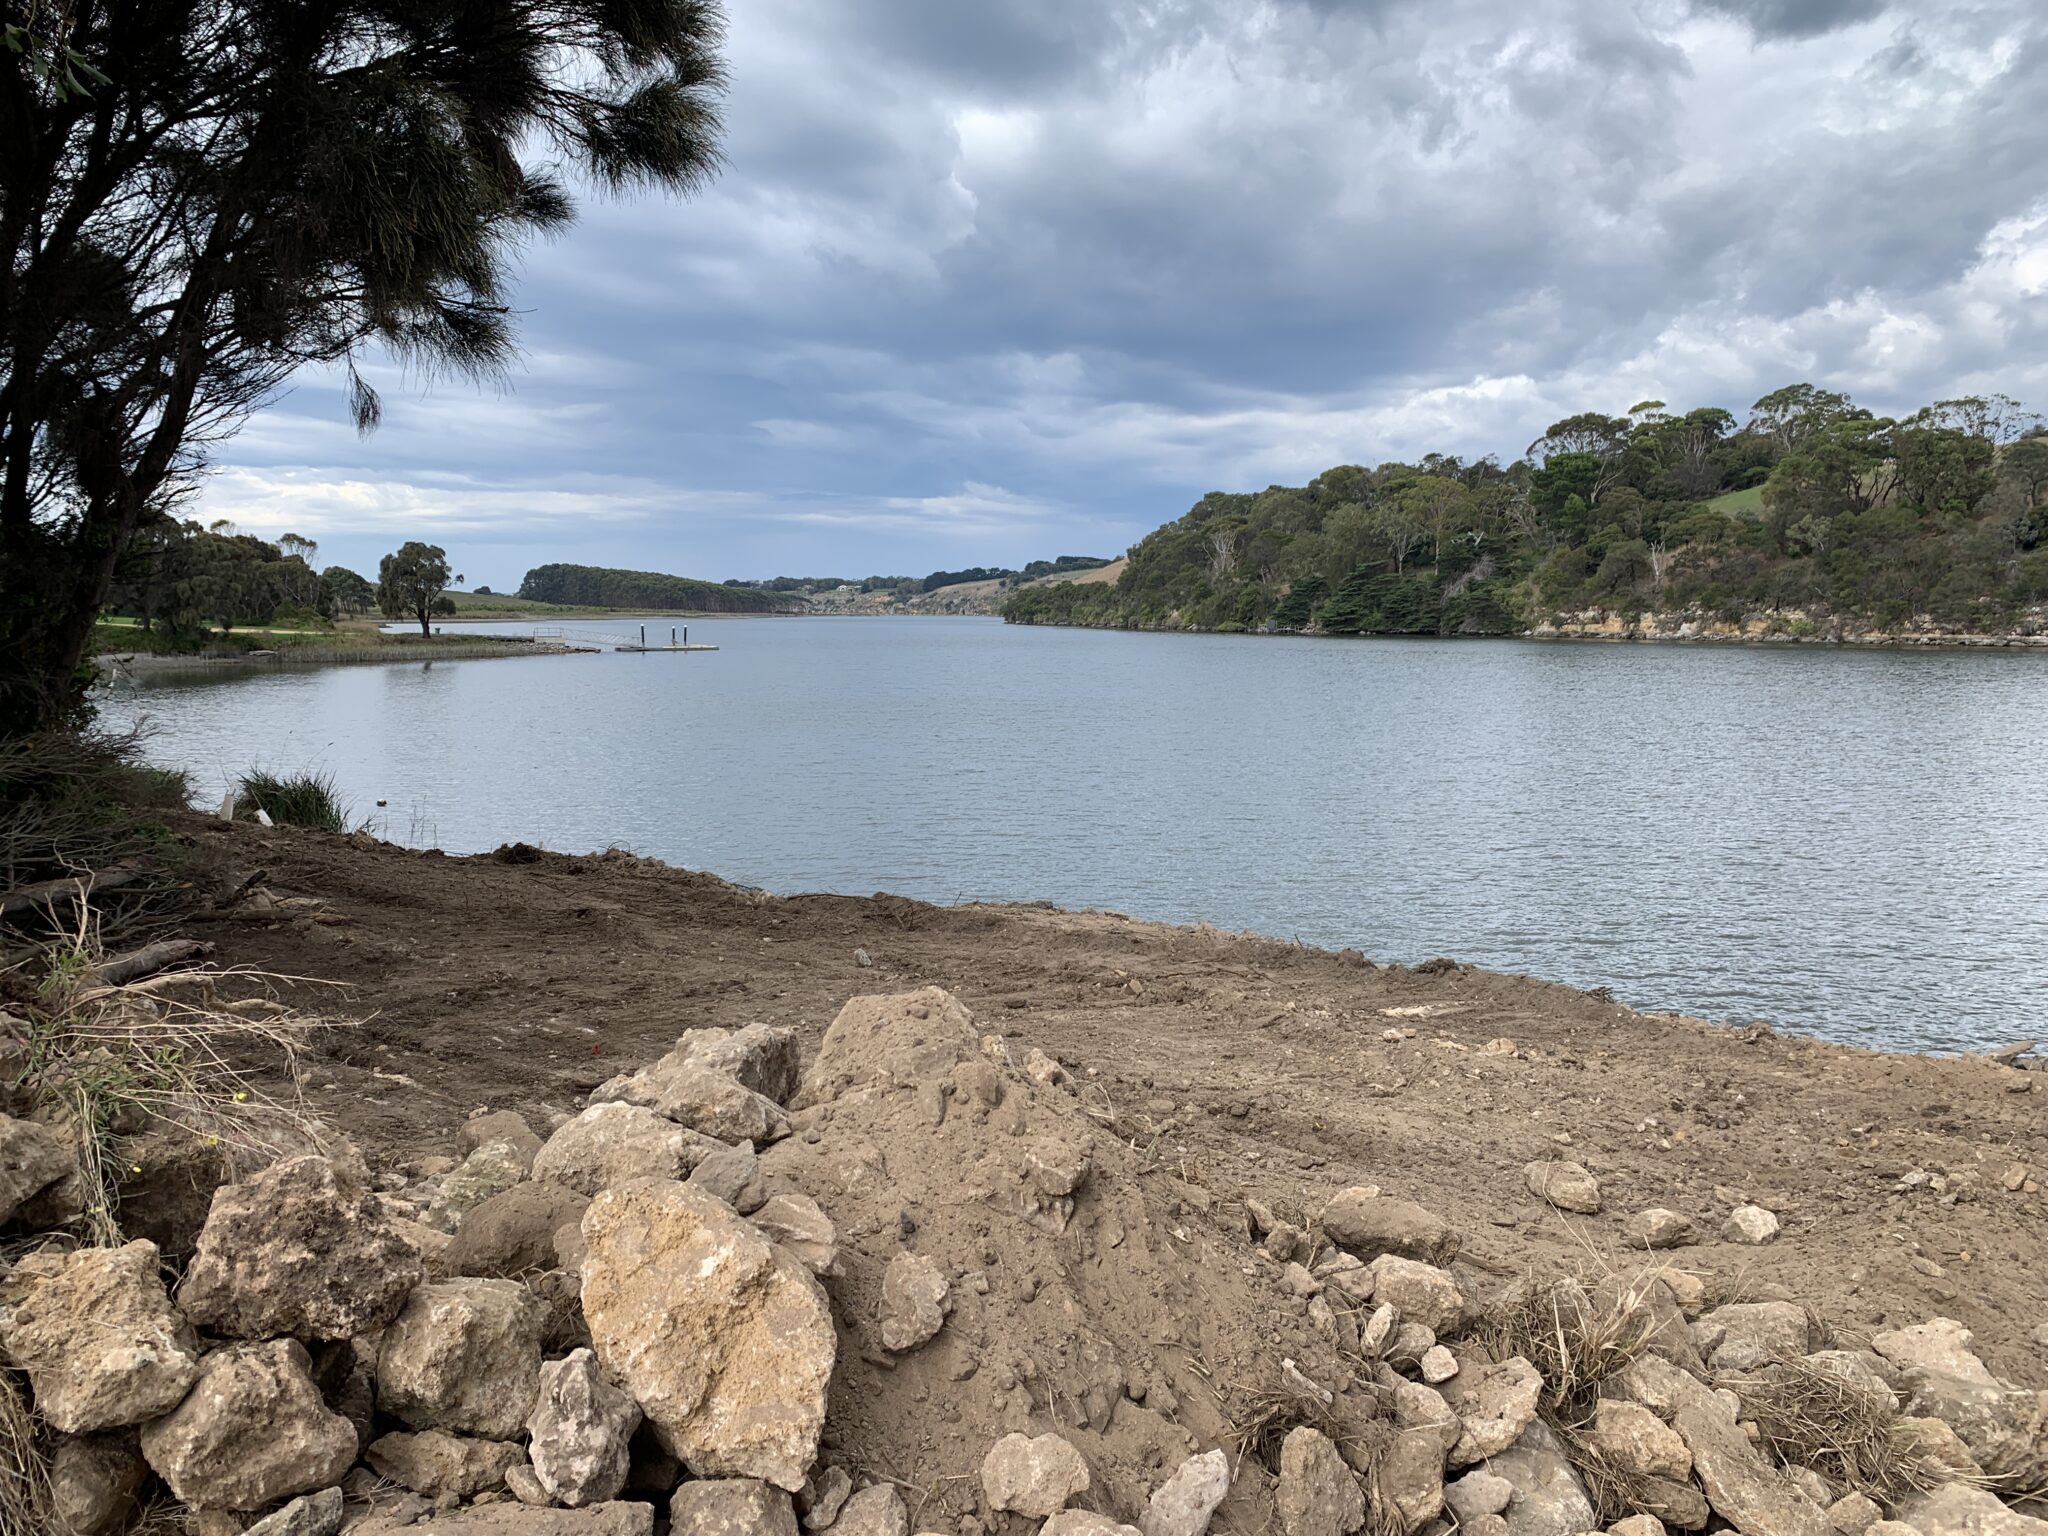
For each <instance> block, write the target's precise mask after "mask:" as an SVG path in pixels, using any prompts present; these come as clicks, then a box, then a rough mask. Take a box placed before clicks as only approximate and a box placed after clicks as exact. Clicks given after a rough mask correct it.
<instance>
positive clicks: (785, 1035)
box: [664, 1024, 801, 1104]
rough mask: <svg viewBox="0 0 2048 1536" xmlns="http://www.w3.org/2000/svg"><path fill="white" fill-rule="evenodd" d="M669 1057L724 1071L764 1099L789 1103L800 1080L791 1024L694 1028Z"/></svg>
mask: <svg viewBox="0 0 2048 1536" xmlns="http://www.w3.org/2000/svg"><path fill="white" fill-rule="evenodd" d="M664 1059H665V1060H672V1061H674V1062H675V1063H676V1065H678V1066H686V1067H702V1068H705V1069H707V1070H709V1071H713V1072H723V1073H724V1074H725V1075H726V1076H728V1077H730V1078H733V1079H734V1080H735V1081H737V1082H738V1083H739V1084H740V1085H741V1086H742V1087H744V1088H751V1089H752V1090H753V1091H754V1092H755V1093H758V1094H760V1095H761V1096H762V1097H763V1098H768V1099H773V1100H774V1101H775V1102H776V1103H777V1104H787V1103H788V1102H789V1101H790V1100H791V1099H792V1098H794V1097H795V1096H796V1087H797V1083H798V1082H799V1081H800V1065H801V1064H800V1061H799V1058H798V1053H797V1035H796V1031H795V1030H794V1029H791V1028H789V1027H788V1026H787V1025H774V1024H747V1025H743V1026H742V1027H741V1028H739V1029H693V1030H690V1031H688V1032H687V1033H685V1034H684V1035H683V1036H682V1037H681V1038H680V1039H678V1040H677V1041H676V1047H675V1049H674V1050H673V1051H671V1052H670V1053H669V1055H668V1057H666V1058H664Z"/></svg>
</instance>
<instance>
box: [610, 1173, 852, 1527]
mask: <svg viewBox="0 0 2048 1536" xmlns="http://www.w3.org/2000/svg"><path fill="white" fill-rule="evenodd" d="M583 1239H584V1249H585V1251H584V1259H583V1312H584V1317H585V1320H586V1321H587V1322H588V1324H589V1327H590V1334H591V1341H592V1347H593V1348H594V1349H595V1350H596V1353H597V1358H598V1360H599V1361H600V1362H601V1363H602V1364H603V1365H604V1367H605V1369H606V1371H607V1372H608V1373H609V1374H610V1375H611V1377H612V1378H613V1379H614V1380H615V1381H617V1382H619V1383H620V1384H621V1385H623V1386H624V1387H625V1388H626V1390H627V1391H628V1392H629V1393H630V1394H631V1395H632V1396H633V1397H634V1398H635V1399H636V1400H637V1401H638V1402H639V1403H640V1406H641V1408H642V1410H643V1411H644V1412H645V1413H646V1415H647V1417H648V1419H649V1420H650V1421H651V1422H652V1423H653V1425H654V1426H655V1428H656V1430H657V1431H658V1432H659V1434H660V1436H661V1438H662V1440H663V1441H664V1443H665V1444H667V1445H668V1447H669V1448H670V1449H671V1450H673V1451H674V1452H675V1453H676V1454H677V1455H679V1456H681V1457H682V1459H683V1460H684V1462H686V1463H687V1464H688V1465H689V1467H690V1469H691V1470H692V1471H693V1472H695V1473H697V1474H698V1475H699V1476H700V1477H720V1476H743V1477H759V1478H762V1479H765V1480H766V1481H768V1482H772V1483H774V1484H775V1485H776V1486H777V1487H780V1488H784V1489H788V1490H792V1491H793V1490H795V1489H798V1488H801V1487H802V1486H803V1484H804V1479H805V1477H806V1476H807V1475H808V1474H809V1472H810V1468H811V1464H812V1463H813V1462H815V1461H816V1460H817V1452H818V1435H819V1433H820V1431H821V1430H822V1429H823V1427H824V1421H825V1392H826V1385H827V1382H828V1381H829V1380H830V1378H831V1375H832V1365H833V1361H834V1359H835V1357H836V1354H837V1348H838V1341H837V1337H836V1335H835V1334H834V1332H833V1327H832V1316H831V1309H830V1306H829V1304H828V1303H827V1301H826V1298H825V1293H824V1291H823V1289H822V1288H821V1287H820V1286H819V1284H818V1282H817V1280H816V1279H815V1278H814V1277H813V1276H812V1274H811V1272H810V1271H809V1270H808V1269H806V1268H805V1267H804V1266H803V1265H802V1264H801V1263H800V1262H799V1261H798V1260H797V1259H795V1258H794V1257H792V1256H791V1255H790V1254H789V1253H788V1252H786V1251H784V1250H783V1249H780V1248H778V1247H776V1246H774V1245H773V1244H771V1243H770V1242H769V1241H768V1240H767V1239H766V1238H765V1237H763V1236H762V1235H761V1233H760V1232H758V1231H757V1230H755V1228H754V1227H753V1226H751V1225H750V1224H749V1223H748V1222H746V1221H745V1220H744V1219H743V1218H741V1217H739V1216H737V1215H735V1214H734V1212H733V1211H732V1208H731V1207H730V1206H727V1205H726V1204H725V1203H724V1202H723V1201H720V1200H717V1199H714V1198H713V1197H712V1196H710V1195H707V1194H704V1193H703V1192H702V1191H700V1190H693V1189H691V1188H690V1187H689V1186H687V1185H684V1184H677V1183H674V1182H668V1181H661V1180H651V1179H650V1180H639V1181H636V1182H633V1183H629V1184H625V1185H621V1186H619V1187H618V1188H616V1189H611V1190H607V1191H606V1192H605V1193H603V1194H602V1195H600V1196H598V1198H597V1199H596V1200H594V1201H593V1202H592V1203H591V1207H590V1209H589V1210H588V1211H587V1212H585V1213H584V1217H583Z"/></svg>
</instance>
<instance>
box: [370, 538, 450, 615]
mask: <svg viewBox="0 0 2048 1536" xmlns="http://www.w3.org/2000/svg"><path fill="white" fill-rule="evenodd" d="M449 580H450V573H449V570H448V552H447V551H446V550H444V549H443V548H441V546H440V545H438V544H422V543H420V542H418V541H417V540H408V541H407V542H406V543H404V544H401V545H400V546H399V547H398V548H397V549H396V550H394V551H393V552H392V553H390V554H388V555H386V556H385V557H384V558H383V559H382V560H381V561H379V562H378V564H377V610H378V612H380V613H382V614H383V615H384V617H385V618H387V619H416V620H417V621H418V622H419V626H420V633H421V634H422V635H431V634H432V633H433V632H434V627H433V625H432V624H431V623H429V622H428V621H429V620H430V619H431V618H432V617H433V616H434V614H435V613H436V612H437V611H440V610H437V609H436V607H435V604H437V603H438V602H440V601H441V594H442V593H443V592H446V591H447V590H448V583H449ZM445 611H446V612H449V613H453V612H454V611H455V608H454V605H453V604H452V603H451V604H450V605H449V606H448V608H447V609H446V610H445Z"/></svg>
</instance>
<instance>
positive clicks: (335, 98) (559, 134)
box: [0, 0, 722, 734]
mask: <svg viewBox="0 0 2048 1536" xmlns="http://www.w3.org/2000/svg"><path fill="white" fill-rule="evenodd" d="M28 17H29V20H28V22H27V28H28V30H27V31H25V32H24V33H23V36H24V37H25V38H26V39H27V42H26V43H25V44H24V45H23V46H22V47H21V48H20V49H19V50H18V51H10V52H9V53H7V54H5V55H0V244H4V246H5V250H4V252H0V734H7V733H12V732H17V731H21V730H26V729H33V728H37V727H40V726H43V725H48V724H51V723H55V722H57V721H60V720H62V719H65V718H68V717H70V716H71V715H73V714H74V713H75V712H76V710H77V708H78V707H79V705H80V701H81V699H82V695H83V686H84V681H85V679H84V677H83V676H82V674H81V668H82V665H83V663H84V659H85V655H86V649H87V645H88V641H89V639H90V636H91V632H92V625H93V621H94V619H95V616H96V615H97V613H98V610H99V609H100V607H101V605H102V603H103V602H104V601H105V600H106V598H107V595H108V592H109V589H110V587H111V585H112V583H113V581H114V577H115V571H116V568H117V567H118V566H119V564H120V563H121V561H122V560H123V559H124V558H125V557H126V555H127V553H128V551H129V549H130V546H131V545H132V544H133V542H134V541H135V540H136V538H137V536H138V535H139V534H142V533H144V532H145V531H146V530H148V529H150V528H151V527H152V526H155V525H159V524H161V523H163V522H164V521H165V520H166V519H168V518H169V517H170V516H171V515H172V511H173V508H174V507H175V505H176V503H177V501H178V499H179V497H180V496H181V495H182V494H184V493H185V492H186V491H188V490H189V488H190V487H191V485H192V483H193V479H194V476H195V475H196V473H197V472H198V471H199V470H200V468H201V467H202V466H203V464H204V461H205V457H206V452H207V449H208V447H209V445H210V444H212V443H214V442H216V441H218V440H219V439H220V438H222V437H223V436H225V435H227V434H229V433H231V432H232V431H234V430H235V428H236V427H237V426H238V425H239V424H240V423H241V422H242V421H243V420H244V419H246V417H247V416H248V414H249V413H250V412H251V411H253V410H254V409H256V408H257V407H258V406H259V405H260V404H261V403H263V402H264V401H265V400H267V399H268V398H270V397H271V395H272V394H273V393H274V392H275V391H276V390H277V388H278V387H279V386H280V385H281V384H282V383H283V382H284V380H285V379H286V378H287V377H289V376H290V375H291V374H292V373H293V371H295V370H296V369H298V368H299V367H301V366H303V365H305V364H307V363H325V364H329V365H331V366H334V367H337V368H339V369H341V370H342V371H343V374H344V376H345V377H346V378H347V380H348V381H349V383H350V387H351V398H352V402H353V406H352V408H353V413H354V416H355V419H356V421H357V423H358V424H359V425H360V426H362V427H364V428H365V429H367V428H368V427H369V426H371V425H372V424H374V422H375V421H376V419H377V416H378V411H379V406H378V401H377V397H376V395H375V393H374V392H373V391H372V390H371V388H370V386H369V385H368V383H367V382H366V381H365V379H364V377H363V375H362V373H361V371H360V370H359V368H358V363H359V362H360V361H361V360H362V359H363V358H364V357H365V355H366V353H367V352H369V351H372V350H381V351H383V352H384V353H386V354H389V355H393V356H396V357H397V358H399V359H401V360H402V361H404V362H407V363H409V364H413V365H416V366H418V367H419V368H420V369H422V370H423V371H425V372H427V373H429V374H432V373H437V372H452V373H456V374H459V375H472V376H474V375H489V374H493V373H495V372H497V371H499V370H500V369H501V368H502V366H503V364H504V363H505V361H506V359H507V358H508V357H509V356H510V354H511V351H512V347H513V332H512V325H511V320H510V311H509V309H508V306H507V302H506V300H507V289H508V264H509V260H510V258H511V256H512V254H513V252H514V251H515V250H516V248H517V247H518V246H519V244H520V243H521V242H523V241H526V240H529V239H531V238H533V237H535V236H537V235H544V234H547V233H550V232H552V231H555V230H558V229H560V228H561V227H562V226H563V225H564V224H565V223H567V222H568V220H569V219H570V217H571V214H572V211H573V208H572V203H571V199H570V196H569V192H568V189H567V183H566V181H565V180H564V178H563V175H562V173H561V172H562V168H563V167H575V168H577V169H580V170H581V171H582V172H583V173H584V174H585V175H586V176H587V177H588V178H589V179H590V180H591V181H593V182H594V183H595V184H597V185H599V186H601V187H604V188H607V189H614V190H620V189H625V188H629V187H633V186H640V185H652V186H657V187H665V188H670V189H678V190H686V189H689V188H692V187H695V186H697V185H698V184H700V183H701V182H702V181H703V180H705V178H707V177H708V176H709V175H710V174H711V172H712V171H713V169H714V168H715V166H716V163H717V135H718V114H717V93H718V90H719V87H720V63H719V58H718V53H717V48H718V45H719V42H720V38H721V26H722V18H721V13H720V11H719V9H718V7H717V6H716V4H715V3H712V0H625V3H620V0H545V3H541V4H532V3H528V0H465V3H463V4H460V5H393V4H389V3H386V0H336V3H332V4H326V5H318V6H307V5H302V4H298V3H295V0H219V3H216V4H210V5H201V6H190V5H169V6H166V5H161V4H156V3H153V0H96V3H93V4H89V5H75V6H61V7H60V6H50V7H41V8H32V9H31V10H30V11H29V12H28ZM15 30H17V29H15V28H14V27H13V26H12V24H10V41H12V40H13V35H14V31H15Z"/></svg>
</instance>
